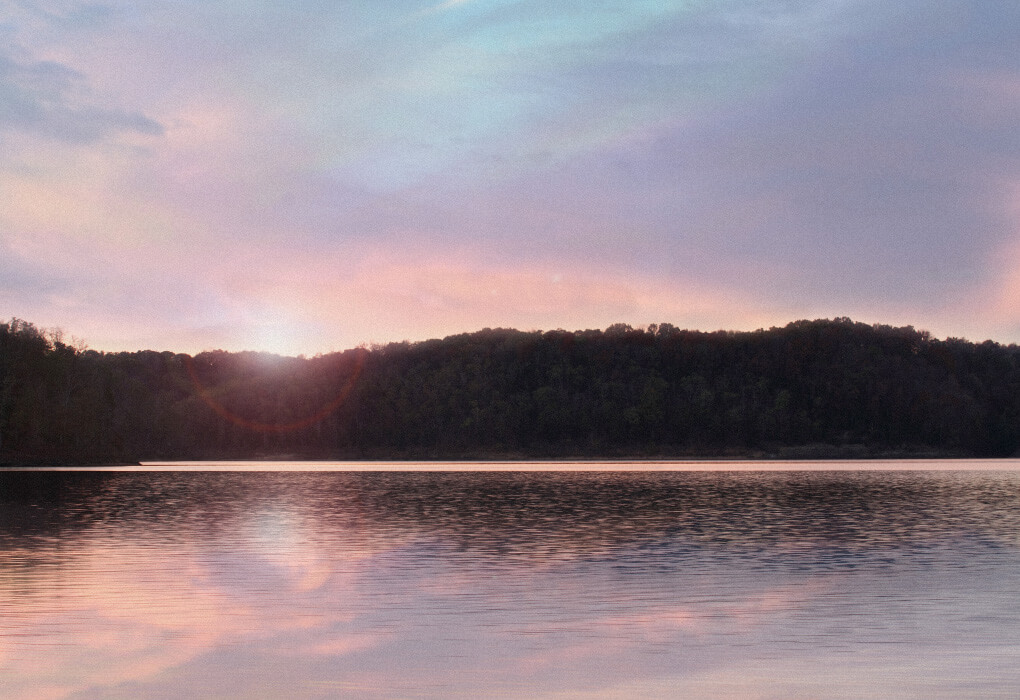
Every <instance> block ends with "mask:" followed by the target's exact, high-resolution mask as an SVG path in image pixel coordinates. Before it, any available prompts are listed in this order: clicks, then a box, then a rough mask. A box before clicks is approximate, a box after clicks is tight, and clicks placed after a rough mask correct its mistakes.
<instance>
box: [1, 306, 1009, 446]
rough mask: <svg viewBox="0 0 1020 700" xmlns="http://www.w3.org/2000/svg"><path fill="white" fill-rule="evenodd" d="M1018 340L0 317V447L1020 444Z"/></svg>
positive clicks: (814, 329)
mask: <svg viewBox="0 0 1020 700" xmlns="http://www.w3.org/2000/svg"><path fill="white" fill-rule="evenodd" d="M1018 446H1020V348H1018V347H1017V346H1014V345H1010V346H1002V345H999V344H996V343H993V342H990V341H989V342H984V343H981V344H974V343H970V342H967V341H964V340H956V339H949V340H938V339H935V338H932V337H931V336H930V335H929V334H928V333H926V332H924V331H917V330H914V329H913V328H911V327H906V328H891V327H888V326H870V325H866V324H862V323H854V322H852V321H850V320H849V319H836V320H831V321H828V320H823V321H798V322H795V323H791V324H789V325H787V326H786V327H784V328H772V329H769V330H759V331H754V332H746V333H745V332H739V333H737V332H714V333H704V332H697V331H689V330H679V329H677V328H674V327H673V326H671V325H668V324H663V325H659V326H654V325H653V326H650V327H649V328H647V329H634V328H631V327H629V326H624V325H616V326H612V327H610V328H608V329H606V330H605V331H597V330H596V331H592V330H589V331H577V332H569V331H551V332H521V331H515V330H488V329H486V330H483V331H479V332H477V333H470V334H464V335H457V336H451V337H448V338H445V339H443V340H430V341H426V342H420V343H395V344H390V345H385V346H380V347H373V348H371V349H365V348H358V349H353V350H348V351H346V352H342V353H334V354H329V355H322V356H317V357H314V358H308V359H304V358H283V357H277V356H274V355H267V354H260V353H249V352H242V353H227V352H206V353H202V354H199V355H197V356H194V357H191V356H188V355H182V354H174V353H171V352H162V353H161V352H152V351H142V352H133V353H100V352H95V351H92V350H85V349H80V348H75V347H71V346H69V345H66V344H64V343H62V342H61V341H60V339H59V335H54V334H49V333H46V332H43V331H40V330H39V329H37V328H36V327H35V326H33V325H32V324H30V323H26V322H24V321H20V320H17V319H14V320H12V321H10V322H6V323H0V463H3V464H58V463H98V462H117V461H136V460H157V459H159V460H164V459H166V460H169V459H203V458H204V459H208V458H236V459H247V458H257V457H283V456H289V457H303V458H405V457H407V458H411V457H414V458H457V457H539V456H549V457H557V456H559V457H566V456H591V457H623V456H649V457H651V456H663V457H667V456H695V455H706V456H707V455H733V456H738V455H749V456H787V457H790V456H877V455H888V454H904V455H905V454H945V455H961V456H962V455H981V456H999V455H1012V454H1014V453H1016V452H1017V449H1018Z"/></svg>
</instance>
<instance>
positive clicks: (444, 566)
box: [0, 460, 1020, 700]
mask: <svg viewBox="0 0 1020 700" xmlns="http://www.w3.org/2000/svg"><path fill="white" fill-rule="evenodd" d="M0 696H3V697H5V698H32V699H33V700H36V699H44V698H178V697H215V698H276V697H288V698H332V697H345V698H458V697H463V698H479V697H483V698H485V697H491V698H495V697H498V698H557V699H564V698H784V699H788V698H855V699H856V698H925V699H928V698H954V699H955V698H1017V697H1020V461H1017V460H1004V461H990V462H984V461H940V462H924V461H915V462H860V463H848V462H838V463H762V462H682V463H673V462H650V463H628V462H602V463H569V464H567V463H520V464H515V463H433V464H430V463H417V464H409V463H365V464H329V463H299V462H296V463H234V462H217V463H192V464H187V463H176V464H152V465H145V466H143V467H141V468H139V467H133V468H124V469H102V470H98V469H95V470H66V469H65V470H23V471H4V472H0Z"/></svg>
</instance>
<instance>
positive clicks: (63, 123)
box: [0, 54, 163, 144]
mask: <svg viewBox="0 0 1020 700" xmlns="http://www.w3.org/2000/svg"><path fill="white" fill-rule="evenodd" d="M86 82H87V81H86V79H85V76H83V75H82V74H80V73H78V72H77V71H75V70H73V69H71V68H69V67H67V66H66V65H62V64H60V63H56V62H53V61H18V60H16V59H14V58H13V57H12V56H11V55H9V54H8V55H3V54H0V131H19V132H26V133H29V134H33V135H36V136H40V137H43V138H46V139H54V140H57V141H63V142H67V143H75V144H88V143H94V142H96V141H101V140H103V139H106V138H109V137H110V136H113V135H116V134H120V133H125V132H129V133H137V134H146V135H159V134H161V133H162V132H163V127H162V126H161V125H160V124H159V123H158V122H156V121H155V120H153V119H150V118H149V117H146V116H145V115H143V114H141V113H140V112H132V111H127V110H120V109H115V108H108V107H103V106H101V105H99V104H97V103H95V101H94V100H93V99H92V98H91V96H90V95H89V94H88V90H87V88H86Z"/></svg>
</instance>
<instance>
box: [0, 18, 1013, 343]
mask: <svg viewBox="0 0 1020 700" xmlns="http://www.w3.org/2000/svg"><path fill="white" fill-rule="evenodd" d="M1018 46H1020V3H1016V2H1014V1H1013V0H896V1H895V2H890V1H889V0H560V1H558V2H548V0H541V1H539V0H447V1H445V2H442V1H438V2H437V0H421V1H418V0H386V1H384V2H382V1H380V0H342V1H341V0H328V1H327V0H293V1H291V2H269V1H268V0H245V1H244V2H241V1H240V0H201V1H199V0H172V1H170V0H108V1H106V2H101V3H93V2H75V1H72V0H38V1H37V0H0V318H8V319H9V318H11V317H18V318H22V319H25V320H27V321H30V322H32V323H34V324H36V325H37V326H40V327H44V328H60V329H62V330H63V331H64V333H65V336H70V337H71V338H73V339H75V341H76V342H77V341H80V342H83V343H84V344H86V345H87V346H88V347H91V348H94V349H97V350H109V351H113V350H138V349H154V350H173V351H178V352H199V351H202V350H209V349H216V348H219V349H225V350H245V349H250V350H265V351H270V352H277V353H281V354H299V353H301V354H307V355H311V354H316V353H324V352H330V351H334V350H341V349H345V348H350V347H354V346H358V345H361V344H371V343H386V342H391V341H401V340H412V341H414V340H423V339H427V338H436V337H444V336H447V335H451V334H455V333H462V332H471V331H476V330H480V329H482V328H487V327H490V328H497V327H504V328H506V327H513V328H518V329H521V330H552V329H557V328H562V329H567V330H580V329H588V328H605V327H607V326H608V325H610V324H613V323H629V324H631V325H634V326H644V325H646V324H650V323H671V324H673V325H675V326H677V327H680V328H692V329H700V330H717V329H727V330H753V329H756V328H768V327H771V326H781V325H785V324H786V323H788V322H790V321H793V320H798V319H804V318H807V319H813V318H832V317H836V316H849V317H851V318H853V319H854V320H858V321H863V322H867V323H884V324H889V325H897V326H899V325H913V326H915V327H917V328H922V329H925V330H929V331H931V332H932V333H933V334H934V335H935V336H936V337H963V338H968V339H970V340H974V341H982V340H985V339H992V340H996V341H998V342H1003V343H1015V342H1020V128H1018V125H1020V49H1018V48H1017V47H1018Z"/></svg>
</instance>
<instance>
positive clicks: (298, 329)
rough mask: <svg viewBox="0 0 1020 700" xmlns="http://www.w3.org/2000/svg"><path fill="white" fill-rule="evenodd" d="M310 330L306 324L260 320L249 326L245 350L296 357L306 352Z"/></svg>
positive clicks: (273, 319)
mask: <svg viewBox="0 0 1020 700" xmlns="http://www.w3.org/2000/svg"><path fill="white" fill-rule="evenodd" d="M311 330H312V329H310V328H309V327H308V326H307V325H306V324H301V323H297V322H295V321H292V320H289V319H284V318H279V317H268V318H262V319H259V320H258V321H255V322H253V323H252V324H251V327H250V330H249V333H248V340H247V343H246V345H248V346H250V347H248V348H246V349H249V350H256V351H258V352H269V353H273V354H274V355H287V356H292V357H293V356H297V355H301V354H305V353H307V352H308V349H309V348H308V345H309V343H310V341H311V337H310V336H311V334H312V333H311Z"/></svg>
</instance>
